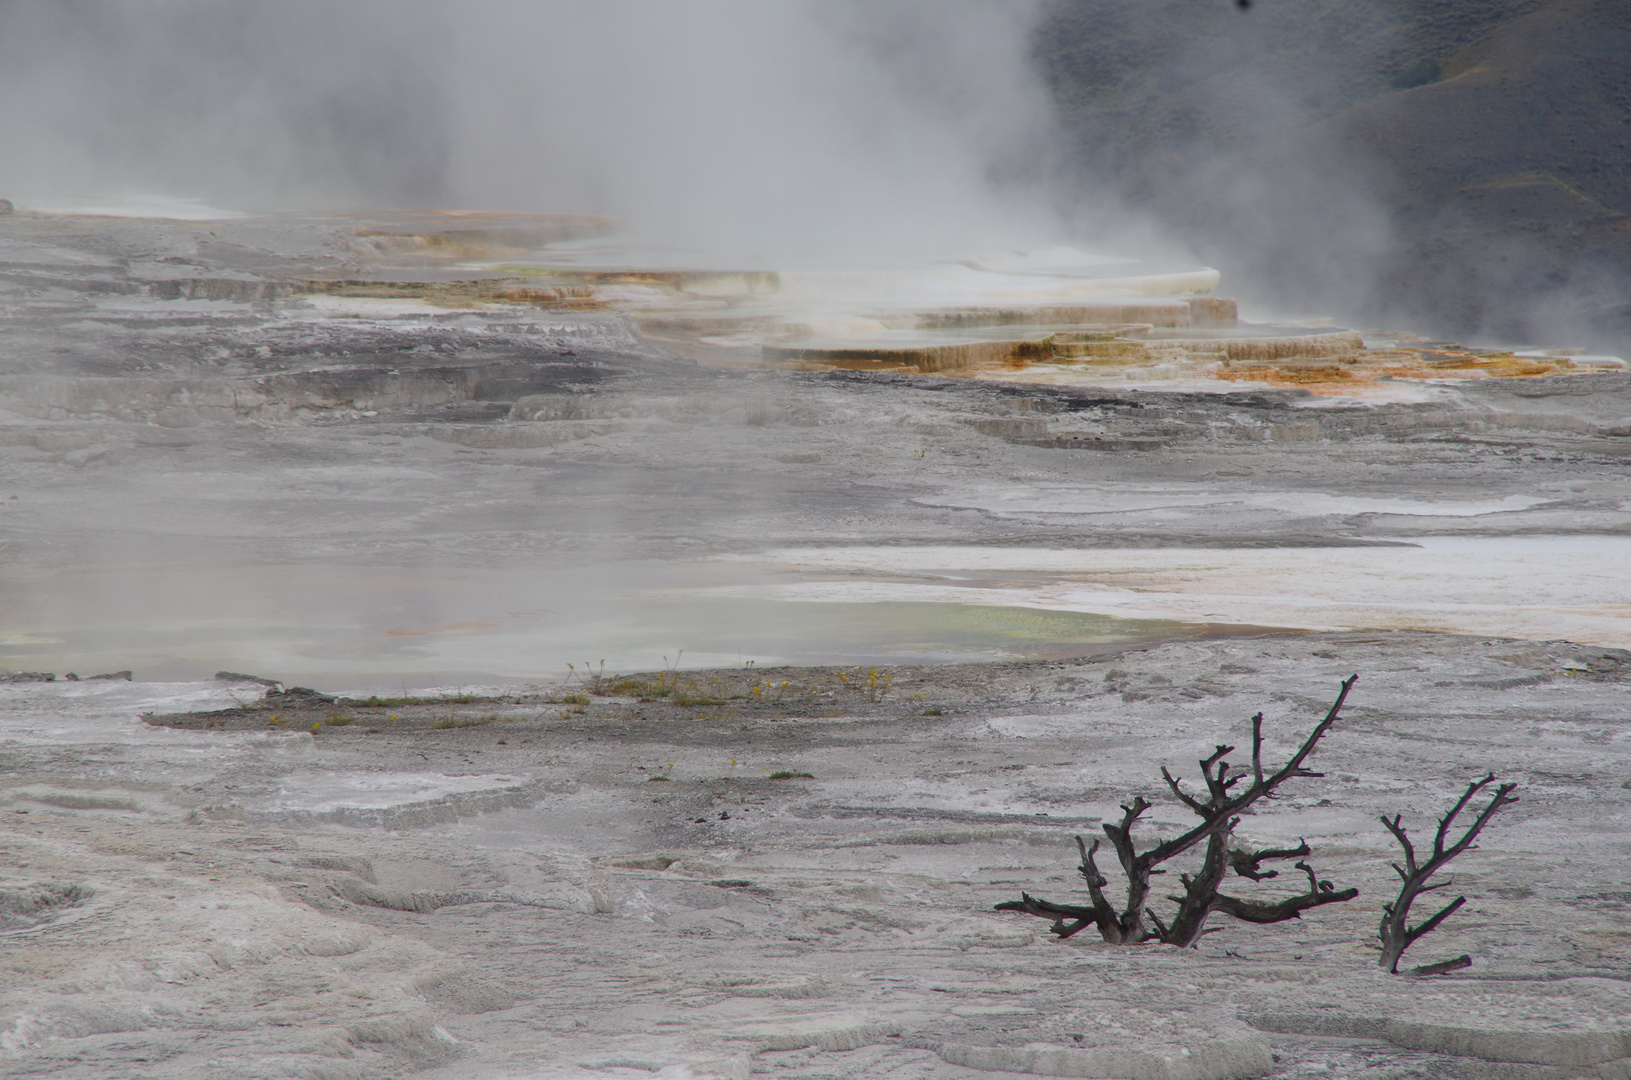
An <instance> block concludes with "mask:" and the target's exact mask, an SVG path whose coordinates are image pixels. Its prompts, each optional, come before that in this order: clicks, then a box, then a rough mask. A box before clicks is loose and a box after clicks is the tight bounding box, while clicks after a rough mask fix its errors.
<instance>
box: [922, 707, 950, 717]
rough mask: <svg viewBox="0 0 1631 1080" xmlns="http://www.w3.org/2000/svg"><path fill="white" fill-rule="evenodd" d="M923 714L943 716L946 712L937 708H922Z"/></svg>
mask: <svg viewBox="0 0 1631 1080" xmlns="http://www.w3.org/2000/svg"><path fill="white" fill-rule="evenodd" d="M923 715H924V716H944V715H946V714H945V713H943V712H941V711H940V710H939V709H934V708H930V709H924V710H923Z"/></svg>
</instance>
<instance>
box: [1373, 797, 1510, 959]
mask: <svg viewBox="0 0 1631 1080" xmlns="http://www.w3.org/2000/svg"><path fill="white" fill-rule="evenodd" d="M1494 782H1495V775H1494V774H1493V773H1491V774H1489V775H1487V776H1485V777H1484V778H1483V779H1482V780H1474V781H1473V782H1472V783H1470V784H1468V785H1467V790H1466V791H1465V792H1463V793H1462V795H1461V798H1459V799H1457V800H1456V804H1455V805H1454V806H1452V807H1450V812H1449V813H1447V814H1445V815H1444V816H1443V817H1442V818H1440V819H1439V823H1438V832H1437V833H1436V834H1434V836H1433V853H1432V855H1431V856H1430V857H1429V858H1428V860H1427V861H1426V862H1425V863H1417V862H1416V849H1415V846H1414V845H1412V844H1411V842H1410V837H1409V835H1408V834H1407V833H1406V832H1405V828H1404V826H1403V825H1401V824H1399V820H1400V816H1401V815H1399V814H1394V815H1393V819H1392V820H1391V821H1390V820H1388V819H1387V818H1385V817H1384V818H1382V824H1383V825H1385V826H1386V827H1387V830H1388V832H1390V833H1392V834H1393V837H1394V839H1395V840H1397V841H1399V846H1400V847H1401V848H1403V849H1404V865H1403V866H1400V865H1399V864H1398V863H1394V864H1393V869H1394V872H1395V873H1397V874H1398V875H1399V880H1400V882H1401V884H1400V887H1399V896H1398V898H1397V899H1396V900H1394V901H1393V903H1391V904H1383V905H1382V926H1381V931H1380V933H1381V938H1382V956H1381V958H1380V960H1379V961H1378V963H1379V964H1380V965H1381V966H1382V967H1383V968H1384V969H1386V970H1387V971H1390V972H1393V973H1397V972H1398V970H1399V957H1400V956H1402V955H1403V954H1404V951H1405V950H1406V949H1408V948H1410V946H1411V945H1413V944H1415V943H1416V941H1417V939H1419V938H1421V937H1423V936H1425V935H1427V934H1429V933H1432V932H1433V931H1434V930H1436V929H1438V927H1439V924H1440V923H1442V922H1443V921H1444V920H1445V919H1448V918H1449V917H1450V916H1451V915H1453V914H1455V912H1456V911H1457V910H1458V909H1460V907H1461V905H1462V904H1465V903H1466V902H1467V898H1466V897H1465V896H1458V897H1456V898H1455V899H1454V900H1452V901H1450V902H1449V903H1448V904H1446V905H1445V906H1444V907H1443V908H1442V909H1440V910H1439V912H1438V914H1436V915H1434V916H1433V917H1432V918H1430V919H1428V920H1427V921H1426V922H1423V923H1421V924H1420V925H1419V926H1414V927H1412V926H1410V925H1409V918H1410V905H1411V903H1412V902H1413V901H1415V899H1416V898H1417V897H1418V896H1420V895H1421V894H1422V893H1426V892H1432V891H1433V890H1435V889H1443V888H1447V887H1449V886H1451V885H1453V884H1455V882H1453V881H1440V882H1437V883H1435V884H1428V881H1429V879H1431V878H1432V876H1433V875H1434V874H1436V873H1438V872H1439V871H1440V870H1442V869H1443V868H1444V866H1445V864H1446V863H1448V862H1449V861H1450V860H1451V859H1453V858H1455V857H1456V856H1457V855H1459V854H1461V853H1462V852H1463V851H1466V850H1467V849H1468V848H1470V847H1471V846H1472V842H1473V840H1475V839H1477V837H1478V834H1479V833H1481V832H1483V831H1484V826H1485V825H1488V824H1489V821H1490V819H1491V818H1493V817H1494V816H1495V815H1496V814H1498V813H1499V812H1500V811H1501V810H1503V809H1505V808H1506V807H1508V806H1511V805H1512V804H1513V803H1515V802H1517V801H1518V797H1517V796H1516V795H1514V794H1512V792H1513V790H1514V789H1515V788H1516V787H1517V786H1518V785H1517V784H1501V785H1500V786H1498V787H1497V788H1496V789H1495V794H1494V796H1493V797H1491V799H1490V801H1489V805H1488V806H1486V807H1484V808H1483V809H1482V810H1480V811H1479V812H1478V816H1477V817H1476V818H1474V819H1473V823H1472V824H1471V825H1469V826H1467V829H1466V831H1465V832H1464V833H1462V834H1461V839H1459V840H1457V841H1456V842H1455V843H1453V844H1449V845H1448V846H1446V844H1445V841H1446V839H1447V838H1448V836H1449V832H1450V829H1451V827H1452V826H1453V825H1454V824H1455V819H1456V816H1457V815H1459V814H1460V813H1461V811H1462V810H1465V809H1466V808H1467V804H1468V803H1469V802H1471V801H1472V799H1473V796H1475V795H1477V794H1478V792H1480V791H1481V790H1483V789H1484V788H1485V787H1487V786H1488V785H1490V784H1492V783H1494ZM1471 964H1472V958H1471V957H1469V956H1458V957H1456V958H1455V959H1453V960H1445V961H1443V962H1442V963H1437V964H1425V965H1423V966H1421V967H1418V968H1414V969H1412V972H1411V973H1412V974H1415V975H1439V974H1442V973H1444V972H1446V971H1455V970H1456V969H1458V968H1464V967H1468V966H1470V965H1471Z"/></svg>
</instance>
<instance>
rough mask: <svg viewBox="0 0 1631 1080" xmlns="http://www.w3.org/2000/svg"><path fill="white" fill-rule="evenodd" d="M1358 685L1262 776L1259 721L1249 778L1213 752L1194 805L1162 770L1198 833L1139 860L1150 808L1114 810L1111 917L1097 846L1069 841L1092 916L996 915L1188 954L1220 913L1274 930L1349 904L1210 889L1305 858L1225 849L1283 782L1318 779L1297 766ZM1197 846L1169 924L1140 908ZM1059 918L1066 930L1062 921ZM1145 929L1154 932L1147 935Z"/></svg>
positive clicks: (1342, 895) (1063, 909)
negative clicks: (1143, 821)
mask: <svg viewBox="0 0 1631 1080" xmlns="http://www.w3.org/2000/svg"><path fill="white" fill-rule="evenodd" d="M1358 678H1359V676H1357V675H1355V676H1352V677H1351V678H1349V679H1346V680H1345V681H1344V682H1343V683H1342V689H1341V691H1340V692H1339V693H1338V694H1337V698H1336V701H1335V702H1333V703H1332V705H1331V708H1330V709H1329V711H1327V712H1326V714H1325V717H1324V719H1322V720H1321V721H1320V722H1319V723H1318V724H1316V725H1315V726H1314V730H1313V731H1311V732H1310V733H1309V734H1308V737H1307V738H1306V739H1304V740H1303V742H1302V745H1301V746H1299V747H1298V748H1297V751H1296V752H1295V753H1294V754H1292V755H1291V757H1290V759H1289V760H1287V761H1286V763H1285V764H1284V765H1282V766H1281V767H1280V768H1279V769H1277V770H1275V771H1274V772H1272V773H1265V771H1264V768H1263V714H1262V713H1258V714H1257V715H1256V716H1254V717H1252V764H1251V771H1250V772H1249V773H1247V772H1245V771H1238V772H1233V773H1232V774H1231V769H1232V766H1231V765H1230V763H1229V760H1228V756H1229V755H1230V754H1232V753H1233V752H1234V749H1235V748H1234V747H1232V746H1223V745H1219V746H1216V747H1214V749H1213V752H1212V754H1211V755H1210V756H1208V757H1206V758H1205V759H1203V760H1202V761H1201V762H1200V763H1199V764H1200V769H1201V777H1202V780H1203V781H1204V782H1205V785H1206V793H1205V795H1204V796H1202V795H1200V794H1190V793H1189V792H1187V791H1185V790H1184V788H1183V784H1182V781H1181V779H1180V778H1179V777H1175V776H1173V775H1172V773H1171V772H1170V771H1168V770H1167V769H1166V768H1165V767H1164V766H1163V767H1162V769H1161V778H1162V779H1163V780H1164V781H1166V784H1167V787H1168V788H1169V789H1170V790H1171V791H1172V793H1173V795H1174V796H1175V797H1176V798H1177V799H1178V801H1179V802H1181V803H1183V804H1184V806H1186V807H1188V808H1189V810H1191V811H1192V812H1193V813H1195V814H1196V815H1197V816H1198V817H1200V819H1201V821H1200V823H1199V824H1197V825H1196V826H1194V827H1193V828H1191V829H1189V830H1188V831H1186V832H1184V833H1182V834H1180V835H1178V836H1176V837H1173V838H1172V839H1170V840H1166V841H1163V842H1161V843H1158V844H1156V845H1154V846H1153V847H1151V848H1149V849H1147V850H1145V851H1143V852H1140V851H1139V850H1138V848H1137V845H1136V844H1135V843H1134V841H1133V828H1134V826H1135V825H1136V824H1137V822H1138V819H1139V818H1140V817H1141V816H1142V815H1143V813H1144V811H1145V810H1148V809H1149V807H1150V803H1149V802H1148V800H1146V799H1145V798H1144V797H1143V796H1142V795H1140V796H1137V797H1135V798H1134V799H1133V800H1132V801H1131V802H1127V803H1123V804H1122V808H1121V809H1122V817H1121V820H1120V821H1119V822H1111V821H1107V822H1105V823H1104V824H1103V826H1102V828H1103V830H1104V834H1105V836H1106V837H1107V838H1108V839H1109V841H1110V845H1111V847H1112V848H1114V849H1115V853H1116V858H1117V861H1118V862H1119V863H1120V864H1121V869H1122V873H1123V874H1124V875H1125V877H1126V880H1127V897H1126V902H1125V903H1124V904H1123V906H1122V908H1121V910H1120V911H1119V912H1118V911H1117V910H1116V908H1115V906H1114V905H1113V904H1111V903H1110V902H1109V900H1108V898H1107V897H1106V896H1105V894H1104V888H1105V886H1106V885H1107V884H1108V881H1107V880H1106V879H1105V877H1104V875H1103V874H1102V873H1100V872H1099V869H1098V867H1097V865H1096V864H1095V862H1094V859H1093V855H1094V853H1095V852H1097V851H1098V847H1099V844H1098V841H1094V843H1093V846H1092V847H1091V848H1089V847H1087V845H1086V843H1085V842H1084V841H1083V840H1082V838H1081V837H1077V838H1076V844H1077V847H1078V848H1079V849H1080V850H1081V852H1082V866H1081V872H1082V877H1083V878H1084V879H1085V880H1086V882H1087V887H1088V893H1089V895H1090V896H1091V897H1092V900H1093V906H1092V907H1091V908H1082V907H1075V906H1072V905H1062V904H1050V903H1048V902H1047V901H1045V900H1041V899H1039V898H1036V897H1032V896H1030V895H1029V894H1024V895H1023V896H1022V898H1021V899H1020V900H1019V901H1010V902H1007V903H1003V904H998V905H997V910H999V911H1024V912H1028V913H1030V914H1033V915H1042V916H1046V917H1051V918H1054V919H1055V920H1056V921H1055V923H1054V927H1053V930H1054V932H1055V933H1057V934H1059V935H1060V936H1061V937H1069V936H1070V935H1071V934H1075V933H1076V932H1078V931H1079V930H1081V929H1083V928H1084V927H1085V926H1086V925H1088V923H1089V922H1091V923H1092V924H1093V925H1096V926H1097V927H1098V930H1099V934H1100V936H1102V937H1103V938H1104V940H1105V941H1108V942H1110V943H1112V944H1118V945H1121V944H1133V943H1136V942H1140V941H1147V940H1149V939H1150V938H1156V939H1159V940H1161V941H1164V942H1167V943H1168V944H1173V945H1190V944H1193V943H1194V942H1195V941H1197V940H1198V939H1199V938H1200V937H1201V935H1202V934H1204V933H1206V932H1207V931H1206V927H1205V923H1206V919H1207V916H1208V915H1209V914H1211V912H1213V911H1227V912H1229V913H1231V914H1237V913H1241V912H1244V913H1245V914H1237V917H1239V918H1243V919H1245V920H1246V921H1248V922H1278V921H1281V920H1283V919H1292V918H1297V917H1299V915H1300V913H1301V912H1303V911H1306V910H1307V909H1309V908H1311V907H1318V906H1320V905H1322V904H1329V903H1337V902H1339V901H1341V900H1348V899H1352V898H1353V897H1354V896H1355V895H1357V893H1356V891H1355V890H1352V889H1347V890H1343V891H1342V892H1337V891H1336V890H1335V889H1334V888H1321V887H1320V885H1319V883H1318V882H1313V883H1311V884H1310V886H1309V893H1308V894H1307V895H1304V896H1297V897H1289V898H1287V899H1285V900H1282V901H1276V902H1273V903H1267V902H1262V901H1253V900H1243V899H1239V898H1235V897H1227V896H1221V895H1220V894H1219V893H1218V886H1219V885H1220V884H1221V882H1222V880H1223V877H1224V875H1225V874H1226V873H1227V872H1228V869H1229V868H1230V867H1231V866H1233V867H1234V868H1235V869H1236V872H1237V873H1239V874H1240V875H1241V876H1242V877H1246V878H1250V879H1251V880H1254V881H1258V880H1263V879H1265V878H1270V877H1274V876H1276V872H1275V871H1268V872H1262V871H1261V867H1260V864H1261V863H1262V862H1263V861H1264V860H1266V859H1272V858H1293V857H1301V856H1306V855H1308V854H1309V851H1308V845H1307V844H1306V843H1304V844H1300V845H1299V846H1298V847H1297V848H1291V849H1285V850H1283V851H1273V850H1270V851H1264V852H1259V853H1255V854H1253V853H1248V852H1239V851H1236V852H1232V853H1231V852H1230V851H1229V841H1230V838H1231V836H1232V834H1233V831H1234V828H1235V826H1236V825H1237V824H1239V821H1240V817H1239V815H1240V814H1241V813H1242V812H1243V811H1245V810H1247V809H1248V808H1250V807H1251V806H1252V805H1253V804H1254V803H1256V802H1257V801H1258V800H1259V799H1263V798H1266V797H1268V796H1269V795H1272V794H1273V793H1274V791H1275V789H1276V788H1278V787H1279V786H1280V785H1281V784H1283V783H1285V782H1286V781H1287V780H1290V779H1293V778H1296V777H1319V776H1323V775H1324V774H1323V773H1317V772H1314V771H1312V770H1310V769H1308V768H1306V767H1305V766H1304V762H1306V761H1307V760H1308V757H1309V755H1311V754H1312V753H1313V752H1314V750H1315V748H1316V747H1317V746H1318V745H1319V741H1320V739H1321V738H1322V737H1323V736H1324V735H1325V733H1326V732H1327V731H1329V730H1330V729H1331V726H1332V725H1333V724H1335V723H1336V720H1337V717H1338V715H1339V714H1340V713H1341V711H1342V705H1343V702H1345V701H1346V700H1347V698H1348V692H1349V691H1350V690H1351V689H1352V688H1353V684H1354V683H1355V681H1357V680H1358ZM1248 779H1249V782H1247V781H1248ZM1202 841H1205V842H1206V852H1205V856H1204V858H1203V860H1202V865H1201V867H1200V870H1199V871H1198V872H1197V873H1196V874H1194V875H1188V874H1185V875H1183V876H1182V877H1181V879H1180V880H1181V881H1182V882H1183V885H1184V895H1183V896H1182V897H1174V898H1173V899H1175V900H1176V901H1177V903H1178V912H1177V914H1176V915H1175V916H1174V918H1173V920H1172V922H1171V923H1170V925H1169V924H1168V923H1167V922H1166V921H1165V920H1163V919H1161V918H1160V916H1158V915H1156V914H1155V913H1154V912H1153V911H1151V910H1150V909H1149V907H1148V903H1147V902H1148V899H1149V893H1150V879H1151V878H1152V877H1154V876H1155V875H1157V874H1160V873H1163V872H1164V871H1163V870H1161V869H1159V867H1160V866H1161V864H1162V863H1165V862H1167V861H1168V860H1170V859H1173V858H1175V857H1176V856H1179V855H1182V854H1184V853H1185V852H1187V851H1189V850H1190V849H1192V848H1194V847H1195V846H1196V845H1197V844H1200V843H1201V842H1202ZM1299 865H1304V864H1299ZM1242 867H1245V869H1242ZM1308 873H1309V875H1310V879H1311V882H1312V879H1313V871H1311V870H1310V871H1308ZM1326 884H1328V883H1326ZM1067 919H1069V920H1071V921H1069V922H1067V921H1065V920H1067ZM1146 922H1147V923H1148V924H1149V926H1153V928H1154V929H1153V930H1152V929H1150V928H1148V927H1147V926H1146Z"/></svg>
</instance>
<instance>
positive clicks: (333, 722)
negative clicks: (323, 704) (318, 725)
mask: <svg viewBox="0 0 1631 1080" xmlns="http://www.w3.org/2000/svg"><path fill="white" fill-rule="evenodd" d="M356 722H357V719H356V717H353V716H347V715H345V713H339V712H331V713H329V714H328V715H327V716H325V717H323V723H325V724H327V725H328V726H329V727H348V726H350V725H352V724H355V723H356Z"/></svg>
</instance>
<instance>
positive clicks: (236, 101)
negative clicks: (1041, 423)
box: [0, 0, 1057, 259]
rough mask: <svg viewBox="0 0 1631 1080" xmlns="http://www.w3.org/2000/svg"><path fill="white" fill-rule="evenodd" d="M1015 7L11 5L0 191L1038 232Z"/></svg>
mask: <svg viewBox="0 0 1631 1080" xmlns="http://www.w3.org/2000/svg"><path fill="white" fill-rule="evenodd" d="M1039 17H1040V4H1039V2H1038V0H996V2H991V0H891V2H888V3H882V4H879V3H864V2H862V0H840V2H831V0H688V2H686V3H649V2H645V0H601V2H597V3H593V4H584V3H578V2H564V0H557V2H536V0H478V2H474V3H457V4H455V3H451V2H434V0H348V2H345V3H341V4H335V3H331V2H327V0H279V2H277V3H247V4H246V3H238V4H231V5H222V4H217V3H213V2H210V0H158V2H152V3H141V4H135V3H120V2H117V0H104V2H94V0H93V2H72V3H60V4H20V5H10V6H8V7H6V8H5V9H3V12H0V99H3V100H4V102H5V103H6V104H5V111H6V116H7V124H8V128H9V129H10V131H11V134H10V135H8V142H9V144H10V147H9V150H8V152H7V153H6V154H5V155H4V157H3V158H0V190H6V191H15V192H25V193H26V192H35V193H42V192H49V193H53V194H60V193H65V192H66V193H79V194H87V195H93V194H94V195H107V194H116V195H124V194H131V193H145V194H166V195H186V196H193V197H198V198H202V199H204V200H206V201H209V202H211V203H213V204H216V205H223V206H230V207H241V208H284V207H301V206H306V207H312V208H321V209H334V208H336V207H342V206H358V207H386V206H401V205H444V206H465V207H482V208H495V209H511V210H537V211H546V212H566V213H571V212H577V213H597V214H608V215H612V216H615V217H618V218H620V219H623V220H625V221H627V222H628V223H629V224H630V225H631V226H633V228H634V229H635V230H637V231H639V232H641V233H643V234H646V235H652V236H660V237H662V238H664V239H668V240H671V241H673V242H676V243H681V244H699V243H706V244H707V245H708V246H710V247H713V248H716V249H718V248H721V247H724V248H726V249H730V250H733V251H736V252H740V253H743V254H753V253H755V252H777V253H780V254H782V255H784V256H786V255H807V256H809V257H811V258H817V259H820V258H832V257H836V256H837V255H838V254H839V253H841V252H842V253H845V255H846V257H848V258H856V257H865V256H866V255H867V254H871V255H872V256H876V257H887V256H889V255H900V254H912V255H918V254H924V253H930V252H940V251H947V252H949V251H954V250H960V252H961V253H966V252H967V251H968V250H969V246H970V245H974V246H976V247H978V246H982V245H990V244H992V243H997V242H1002V241H1008V242H1012V241H1013V240H1015V239H1017V238H1022V237H1027V236H1032V237H1035V238H1036V239H1044V240H1045V239H1048V238H1049V236H1048V234H1049V233H1050V232H1052V231H1054V230H1056V227H1057V226H1056V223H1055V222H1054V221H1053V220H1052V219H1051V218H1050V217H1049V215H1048V213H1047V212H1046V211H1045V209H1044V207H1045V203H1046V199H1045V198H1044V195H1043V191H1042V187H1043V180H1044V178H1045V176H1046V174H1047V168H1046V164H1045V162H1046V156H1047V153H1048V148H1049V146H1050V144H1051V140H1050V139H1049V132H1050V125H1051V121H1052V117H1051V113H1050V109H1051V105H1050V102H1049V98H1048V94H1047V92H1046V89H1045V88H1044V87H1043V85H1042V84H1041V82H1040V80H1039V79H1038V77H1037V76H1036V73H1035V71H1034V69H1033V66H1032V65H1031V63H1030V56H1029V46H1030V35H1031V32H1032V31H1033V29H1034V27H1035V25H1036V24H1037V21H1038V19H1039Z"/></svg>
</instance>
